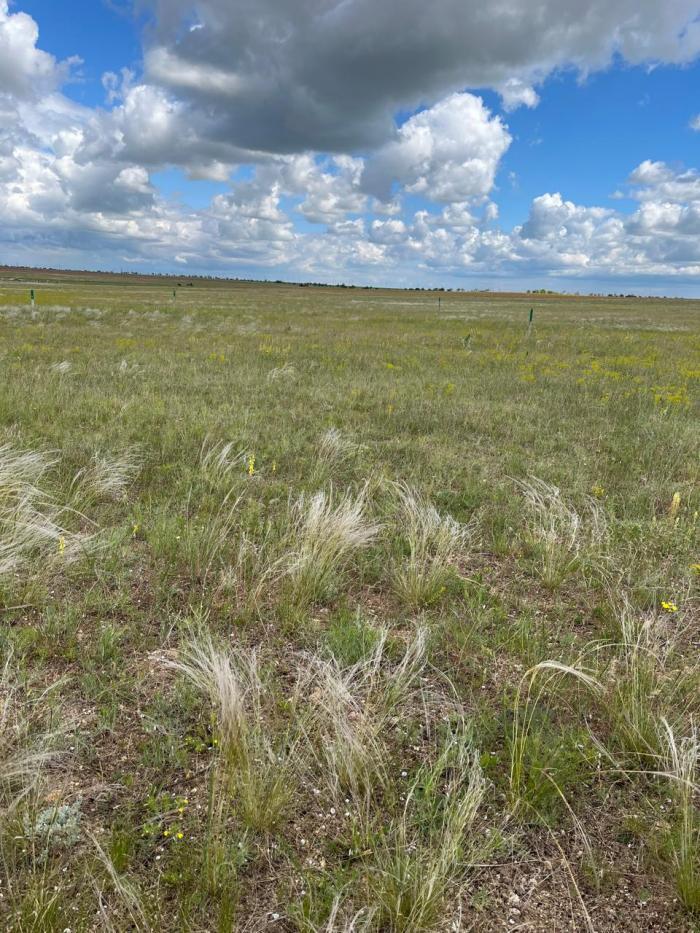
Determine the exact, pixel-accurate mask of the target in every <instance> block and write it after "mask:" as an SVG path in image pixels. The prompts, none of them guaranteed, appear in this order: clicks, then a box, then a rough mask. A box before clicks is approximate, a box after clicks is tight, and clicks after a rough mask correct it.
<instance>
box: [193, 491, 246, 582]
mask: <svg viewBox="0 0 700 933" xmlns="http://www.w3.org/2000/svg"><path fill="white" fill-rule="evenodd" d="M233 492H234V490H233V489H230V490H229V491H228V493H226V495H225V496H224V498H223V499H222V501H221V504H220V505H219V508H218V509H217V510H216V512H214V513H212V514H210V515H202V514H199V513H197V512H191V510H190V499H191V496H192V490H190V493H189V496H188V499H187V509H186V522H185V527H184V534H183V540H182V550H183V552H184V555H185V558H186V560H187V563H188V565H189V571H190V576H191V577H192V579H193V580H196V581H199V582H200V583H202V584H204V583H206V582H207V580H208V579H209V578H210V575H211V574H212V573H213V572H214V571H215V570H216V569H217V568H222V569H223V568H224V567H225V562H226V558H227V555H228V553H229V550H230V544H231V539H232V537H233V530H234V528H235V527H236V522H237V520H238V506H239V504H240V502H241V497H240V496H239V497H238V498H237V499H234V498H233Z"/></svg>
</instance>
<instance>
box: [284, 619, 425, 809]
mask: <svg viewBox="0 0 700 933" xmlns="http://www.w3.org/2000/svg"><path fill="white" fill-rule="evenodd" d="M387 639H388V631H387V630H386V629H381V630H380V631H379V632H378V639H377V642H376V644H375V646H374V648H373V649H372V651H371V652H370V653H369V655H368V656H367V657H365V658H363V659H362V660H360V661H358V662H357V663H356V664H354V665H352V666H351V667H347V668H341V667H340V666H339V665H338V663H337V661H336V660H335V659H334V658H332V659H328V660H326V659H323V658H313V659H312V660H311V662H310V665H309V668H308V670H307V672H306V675H305V677H304V678H303V683H302V687H303V692H304V693H305V694H306V695H309V696H310V697H311V699H312V701H313V708H312V710H311V713H310V720H309V722H308V724H307V740H308V742H309V745H310V748H311V750H312V754H313V755H314V757H315V759H316V761H317V763H318V764H319V766H320V771H321V773H322V774H323V775H324V776H325V779H326V781H327V783H328V785H329V788H330V790H331V793H332V794H333V795H334V797H335V798H336V799H340V798H341V797H342V795H343V794H345V793H349V794H351V795H352V797H353V799H354V801H355V803H356V804H357V805H359V806H361V807H362V808H363V810H364V812H365V813H366V812H367V811H368V808H369V801H370V797H371V794H372V792H373V790H376V789H379V788H380V787H382V786H386V785H387V773H386V764H385V762H386V748H385V742H384V740H385V738H386V730H387V728H388V726H389V722H390V720H391V717H392V716H393V715H395V714H396V713H397V712H398V711H399V710H400V709H401V708H402V707H404V706H405V705H406V704H407V703H408V702H409V700H410V699H411V697H413V696H414V695H415V694H416V692H418V691H419V690H420V675H421V673H422V672H423V670H424V668H425V664H426V653H425V652H426V632H425V630H424V629H422V628H419V629H417V630H416V632H415V634H414V636H413V638H412V639H411V641H410V642H409V644H408V645H407V647H406V649H405V651H404V654H403V656H402V658H401V660H400V661H399V662H398V664H392V663H391V661H390V659H389V657H388V651H387Z"/></svg>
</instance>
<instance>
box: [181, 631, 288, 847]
mask: <svg viewBox="0 0 700 933" xmlns="http://www.w3.org/2000/svg"><path fill="white" fill-rule="evenodd" d="M167 663H168V666H169V667H171V668H174V669H175V670H178V671H179V672H180V673H182V674H183V675H184V676H185V677H186V678H187V680H188V681H189V682H190V683H191V684H192V685H193V686H194V687H195V688H196V690H197V691H198V692H199V693H201V694H202V695H203V696H204V697H206V698H207V700H208V702H209V704H210V706H211V708H212V711H213V713H214V716H215V718H216V736H215V739H216V747H217V756H216V758H215V763H214V765H213V772H212V795H211V813H210V817H211V820H212V827H211V828H212V831H213V832H214V833H215V834H217V835H218V834H219V833H220V832H222V831H223V830H224V828H225V824H226V821H227V819H228V816H229V809H230V806H231V803H232V802H233V805H234V807H235V809H236V812H237V814H238V817H239V818H240V819H241V821H242V822H243V823H244V825H246V826H247V827H249V828H251V829H254V830H260V831H262V830H268V829H270V828H272V827H273V826H275V825H277V823H278V822H279V821H280V819H281V817H282V814H283V813H284V811H285V810H286V808H287V806H288V804H289V802H290V799H291V796H292V793H293V781H292V761H293V758H294V747H295V742H294V740H293V738H291V739H290V737H289V736H284V737H283V738H282V739H276V737H275V736H274V733H273V732H272V730H271V728H270V727H269V726H268V723H267V721H266V717H265V712H264V708H263V699H264V695H265V688H264V685H263V682H262V679H261V675H260V666H259V662H258V656H257V653H256V652H255V651H243V650H240V651H232V650H228V651H224V650H220V649H218V648H217V647H215V645H214V644H213V642H212V641H211V638H210V637H209V636H208V635H203V636H200V637H197V638H195V639H193V640H192V641H190V642H189V643H188V644H186V645H185V646H184V648H183V649H182V652H181V654H180V658H179V659H178V660H176V661H172V662H167Z"/></svg>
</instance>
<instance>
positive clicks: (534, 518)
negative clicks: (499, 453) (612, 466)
mask: <svg viewBox="0 0 700 933" xmlns="http://www.w3.org/2000/svg"><path fill="white" fill-rule="evenodd" d="M514 482H515V484H516V486H517V487H518V488H519V489H520V491H521V492H522V493H523V496H524V497H525V501H526V503H527V506H528V510H529V516H530V520H529V524H528V529H527V541H528V543H529V544H530V545H531V547H532V548H533V550H534V551H535V554H536V557H537V558H538V563H537V565H536V569H537V572H538V574H539V576H540V577H541V579H542V581H543V582H544V583H546V584H547V585H548V586H555V585H557V584H559V583H560V582H561V581H562V580H563V579H564V578H565V577H566V576H568V575H569V574H570V573H571V572H573V571H574V570H576V569H577V568H578V567H579V566H580V564H581V558H582V556H584V555H587V556H588V557H589V558H595V559H596V560H597V568H596V569H597V570H599V571H602V564H603V562H604V560H603V557H604V556H603V554H602V553H601V551H602V549H603V546H604V545H605V543H606V541H607V538H608V525H607V519H606V516H605V512H604V510H603V507H602V506H601V505H600V503H599V502H597V501H596V500H595V499H593V498H591V497H587V499H586V511H585V512H584V513H580V512H578V511H577V510H576V509H575V508H574V507H573V506H572V505H571V504H570V503H568V502H566V501H565V500H564V498H563V496H562V494H561V490H560V489H559V488H558V487H557V486H554V485H553V484H551V483H547V482H545V481H544V480H542V479H538V478H537V477H536V476H530V477H528V479H527V480H514Z"/></svg>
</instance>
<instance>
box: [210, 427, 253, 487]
mask: <svg viewBox="0 0 700 933" xmlns="http://www.w3.org/2000/svg"><path fill="white" fill-rule="evenodd" d="M248 458H249V454H248V451H246V450H237V449H236V444H235V442H234V441H217V442H212V441H210V440H209V438H205V439H204V443H203V444H202V448H201V450H200V452H199V463H200V467H201V470H202V474H203V475H204V476H205V477H206V479H207V480H208V481H209V482H210V483H211V484H212V486H223V485H230V484H231V483H232V482H233V480H234V477H235V475H236V473H237V472H239V470H240V467H241V466H243V465H244V464H245V463H246V462H247V461H248Z"/></svg>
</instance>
